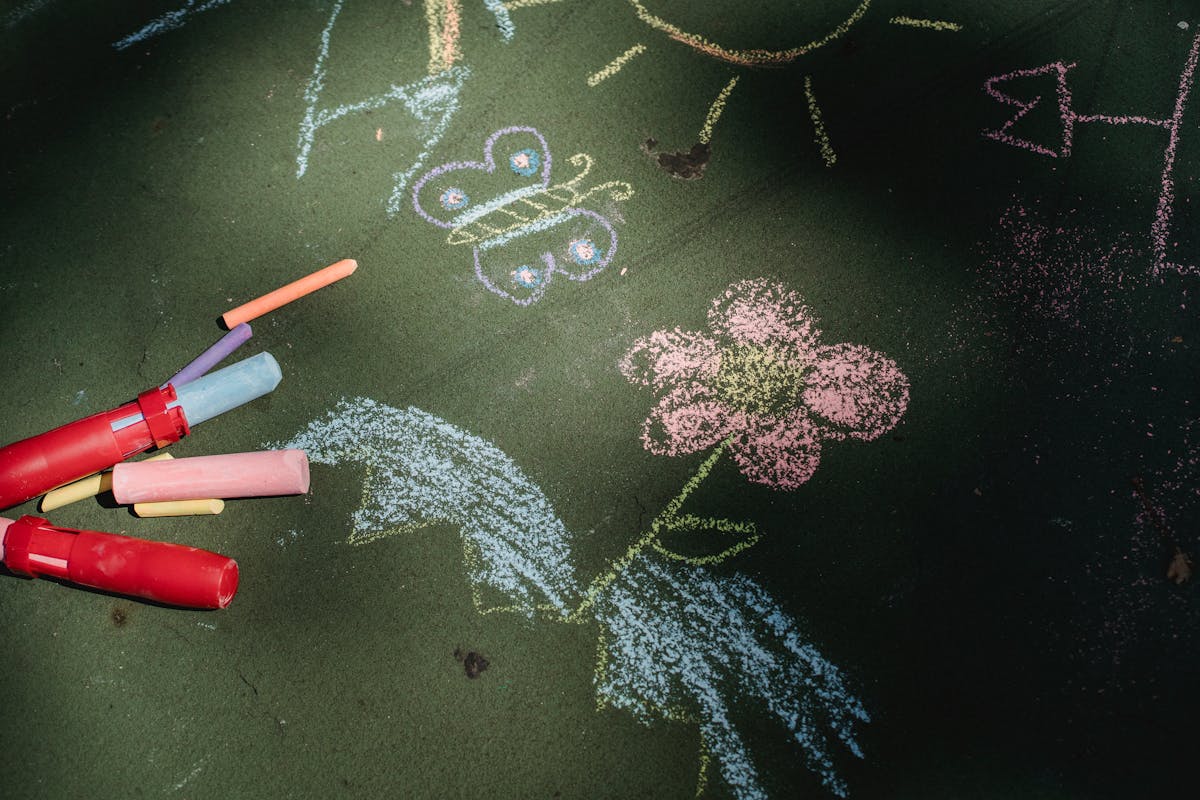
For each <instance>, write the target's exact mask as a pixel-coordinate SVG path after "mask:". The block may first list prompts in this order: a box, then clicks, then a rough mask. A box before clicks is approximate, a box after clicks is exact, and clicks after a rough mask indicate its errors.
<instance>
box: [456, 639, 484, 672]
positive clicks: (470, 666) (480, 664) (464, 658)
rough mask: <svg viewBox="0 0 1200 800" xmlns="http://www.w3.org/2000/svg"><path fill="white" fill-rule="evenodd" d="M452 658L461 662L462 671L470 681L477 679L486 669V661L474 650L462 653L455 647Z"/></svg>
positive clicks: (460, 649) (461, 650)
mask: <svg viewBox="0 0 1200 800" xmlns="http://www.w3.org/2000/svg"><path fill="white" fill-rule="evenodd" d="M454 658H455V659H457V660H458V661H461V662H462V665H463V671H464V672H466V673H467V677H468V678H471V679H472V680H474V679H475V678H478V677H479V673H481V672H483V671H484V670H485V669H487V668H488V660H487V659H486V658H484V657H483V654H482V653H477V652H475V651H474V650H468V651H463V649H462V648H461V647H456V648H454Z"/></svg>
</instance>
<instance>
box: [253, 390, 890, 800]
mask: <svg viewBox="0 0 1200 800" xmlns="http://www.w3.org/2000/svg"><path fill="white" fill-rule="evenodd" d="M264 447H271V448H299V449H302V450H304V451H305V452H307V453H308V457H309V459H310V460H312V461H313V462H315V463H319V464H334V465H337V464H357V465H360V466H362V467H365V472H366V476H365V478H364V486H363V492H362V499H361V501H360V505H359V508H358V510H357V511H355V512H354V513H353V514H352V516H351V525H352V530H351V533H350V536H349V540H350V542H352V543H355V544H365V543H367V542H372V541H376V540H379V539H382V538H384V537H387V536H390V535H395V534H398V533H403V532H405V531H411V530H415V529H417V528H421V527H423V526H425V525H426V524H428V523H429V522H430V521H444V522H449V523H451V524H454V525H457V526H459V527H460V528H461V532H462V537H463V541H464V551H465V552H466V554H467V557H466V559H465V561H466V567H467V573H468V575H469V577H470V580H471V581H472V583H473V584H475V585H483V586H486V587H490V588H492V589H495V590H497V591H499V592H501V593H502V594H503V595H505V596H506V597H507V598H509V599H510V600H511V601H513V603H514V605H513V606H512V607H510V608H507V609H503V610H510V611H516V612H523V613H525V614H526V615H528V616H529V617H530V618H534V617H535V613H534V612H540V613H539V614H538V615H537V617H536V618H538V619H550V620H553V621H560V622H587V621H595V622H596V623H597V624H598V626H599V627H600V647H599V648H598V652H599V659H598V663H597V665H596V670H595V687H596V694H597V698H598V699H599V701H600V704H601V705H602V706H603V705H608V706H613V707H616V708H621V709H624V710H626V711H628V712H630V713H631V714H633V715H634V717H635V718H637V719H638V720H639V721H641V722H643V723H645V724H650V723H651V722H653V721H654V720H655V719H673V720H676V721H684V722H689V723H693V724H697V725H698V726H699V728H700V731H701V734H702V740H703V754H702V758H701V763H702V764H705V765H707V764H708V762H709V760H710V759H711V760H712V761H713V762H714V763H715V765H716V769H717V771H718V772H719V775H720V777H721V779H723V780H724V782H725V783H726V784H727V785H728V787H729V789H730V791H731V793H732V794H733V795H734V796H735V797H737V798H739V800H758V799H759V798H765V797H767V791H766V789H765V788H764V786H763V780H762V777H761V775H760V772H759V769H758V767H756V765H755V763H754V758H753V754H752V752H751V747H750V744H749V743H748V742H747V741H746V738H745V736H744V735H743V733H742V732H741V731H740V730H739V727H738V724H737V720H738V719H745V718H747V716H748V715H754V714H762V713H767V714H769V715H771V716H772V717H773V718H774V719H776V720H777V721H778V722H780V723H781V724H782V726H783V727H784V728H785V729H786V731H787V734H788V736H789V737H790V738H791V740H792V741H793V742H795V744H796V745H797V746H798V747H799V748H800V749H801V750H802V751H803V752H804V757H805V762H806V764H807V766H808V768H809V769H811V770H812V771H813V772H814V773H815V774H817V775H818V776H820V778H821V781H822V782H823V784H824V785H825V787H826V788H827V789H828V790H829V791H830V792H832V793H833V794H836V795H838V796H841V797H845V796H846V794H847V787H846V784H845V782H844V781H843V780H842V779H841V778H840V777H839V776H838V774H837V771H836V764H835V758H838V757H844V753H849V754H850V755H853V756H857V757H860V758H861V757H862V750H861V749H860V747H859V745H858V744H857V742H856V741H855V728H856V726H857V725H858V724H860V723H866V722H868V721H869V719H868V716H867V712H866V710H865V709H864V707H863V704H862V702H861V701H860V700H859V699H858V698H857V697H856V696H855V695H854V694H853V693H852V692H851V691H850V689H849V688H848V686H847V682H846V680H845V679H844V678H843V677H842V674H841V672H840V670H839V669H838V667H837V666H835V665H834V664H833V663H831V662H830V661H829V660H828V659H826V658H825V657H824V656H823V655H822V654H821V653H820V652H819V651H818V650H817V648H816V647H814V646H813V645H812V644H810V643H809V642H808V641H806V639H805V637H804V634H803V632H802V630H801V627H800V625H799V624H798V623H797V621H796V620H794V619H793V618H791V617H790V616H789V615H788V614H787V613H786V612H785V611H784V610H783V609H782V608H781V607H780V605H779V604H778V603H777V602H776V601H775V600H774V599H773V598H772V597H771V596H770V595H769V594H767V593H766V592H765V591H764V590H763V589H762V588H761V587H760V586H759V585H758V584H757V583H755V582H754V581H753V580H751V579H749V578H747V577H745V576H741V575H733V576H730V577H724V576H715V575H713V574H711V573H710V572H708V571H707V570H706V569H704V568H701V567H699V566H695V565H691V564H687V563H685V562H680V561H663V560H662V559H660V558H659V557H658V556H657V555H655V554H654V553H651V552H644V553H640V554H638V555H637V556H636V557H634V558H633V559H632V560H630V561H628V562H625V561H622V562H618V563H617V564H615V565H614V569H613V570H612V571H610V572H608V573H606V574H605V575H604V576H602V577H601V578H598V579H597V580H596V581H595V582H593V584H592V587H591V589H589V590H587V591H581V590H580V585H579V583H578V582H577V580H576V577H575V572H574V569H573V566H572V563H571V559H572V552H571V541H572V538H571V534H570V532H568V531H567V529H566V526H565V525H564V524H563V522H562V520H561V519H559V517H558V515H557V514H556V513H555V511H554V508H553V507H552V505H551V503H550V500H549V499H548V498H547V497H546V495H545V494H544V493H543V492H542V490H541V489H540V488H539V487H538V486H537V484H535V483H534V482H533V480H532V479H530V478H529V476H528V475H526V474H525V472H524V471H523V470H522V469H521V468H520V467H519V466H518V465H517V463H516V462H515V461H514V460H513V459H512V458H510V457H509V456H508V455H506V454H505V453H504V452H503V451H501V450H500V449H499V448H497V447H496V446H495V445H493V444H491V443H490V442H487V441H485V440H483V439H481V438H479V437H478V436H475V435H473V434H471V433H468V432H467V431H464V430H463V429H461V428H459V427H457V426H455V425H452V424H451V423H449V422H446V421H445V420H442V419H439V418H437V417H435V416H433V415H432V414H429V413H427V412H424V411H421V410H419V409H416V408H407V409H398V408H394V407H392V406H388V405H384V404H383V403H379V402H376V401H374V400H371V399H368V398H355V399H352V400H342V401H340V402H339V403H338V404H337V406H336V407H335V408H333V409H332V410H331V411H329V412H328V413H327V414H326V415H325V416H323V417H320V418H318V419H317V420H315V421H314V422H312V423H310V424H309V425H307V426H306V427H305V428H304V429H303V430H301V431H300V432H299V433H298V434H297V435H296V436H294V437H293V438H291V439H289V440H288V441H286V442H278V443H271V444H266V445H264ZM585 598H586V599H585ZM572 604H575V605H574V608H573V607H572ZM480 610H481V611H491V610H497V609H480ZM585 614H586V615H589V616H588V618H587V619H584V615H585ZM706 780H707V767H704V768H702V770H701V788H703V786H704V782H705V781H706Z"/></svg>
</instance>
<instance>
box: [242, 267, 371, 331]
mask: <svg viewBox="0 0 1200 800" xmlns="http://www.w3.org/2000/svg"><path fill="white" fill-rule="evenodd" d="M356 269H358V262H357V261H355V260H354V259H352V258H344V259H342V260H341V261H339V262H337V263H336V264H330V265H329V266H328V267H326V268H325V269H319V270H317V271H316V272H314V273H313V274H311V275H305V276H304V277H303V278H301V279H300V280H298V281H292V282H291V283H289V284H288V285H287V286H281V287H279V288H278V289H276V290H275V291H273V292H268V293H267V294H264V295H263V296H262V297H259V298H256V299H254V300H251V301H250V302H249V303H244V304H242V305H240V306H238V307H237V308H235V309H233V310H231V311H226V312H225V313H224V314H223V315H222V316H221V319H222V320H224V322H225V327H226V328H229V329H231V330H232V329H233V328H234V327H235V326H237V325H238V324H240V323H242V322H249V321H250V320H252V319H257V318H258V317H261V316H262V315H263V314H266V313H268V312H270V311H274V310H275V309H277V308H279V307H280V306H283V305H287V304H288V303H290V302H292V301H293V300H298V299H300V298H301V297H303V296H304V295H306V294H311V293H312V292H315V291H316V290H317V289H320V288H322V287H324V286H328V285H329V284H331V283H333V282H334V281H340V280H341V279H342V278H344V277H346V276H347V275H349V274H350V273H352V272H354V270H356Z"/></svg>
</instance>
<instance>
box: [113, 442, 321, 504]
mask: <svg viewBox="0 0 1200 800" xmlns="http://www.w3.org/2000/svg"><path fill="white" fill-rule="evenodd" d="M307 491H308V456H307V455H306V454H305V452H304V451H303V450H262V451H259V452H254V453H229V454H227V455H220V456H197V457H195V458H177V459H175V460H173V461H159V462H155V463H153V464H148V463H146V462H144V461H139V462H135V463H127V464H117V466H115V467H114V468H113V488H112V492H113V497H115V498H116V500H117V502H118V503H121V504H128V503H158V502H162V501H164V500H205V499H208V498H212V497H222V498H223V497H270V496H273V495H282V494H304V493H305V492H307Z"/></svg>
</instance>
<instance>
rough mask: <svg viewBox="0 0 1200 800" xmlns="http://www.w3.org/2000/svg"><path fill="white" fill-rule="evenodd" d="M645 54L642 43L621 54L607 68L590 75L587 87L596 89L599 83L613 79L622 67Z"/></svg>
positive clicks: (644, 46)
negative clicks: (635, 57) (637, 56)
mask: <svg viewBox="0 0 1200 800" xmlns="http://www.w3.org/2000/svg"><path fill="white" fill-rule="evenodd" d="M644 52H646V45H644V44H641V43H640V42H639V43H638V44H635V45H634V46H633V47H631V48H629V49H628V50H626V51H625V52H624V53H621V55H619V56H617V57H616V58H614V59H613V60H612V61H610V62H608V66H606V67H605V68H604V69H602V70H600V71H599V72H596V73H593V74H592V75H589V76H588V79H587V85H588V86H589V87H593V88H594V87H595V86H596V85H597V84H598V83H600V81H603V80H606V79H608V78H611V77H612V76H613V75H616V74H617V73H618V72H620V71H621V67H623V66H625V64H626V63H627V62H628V61H629V60H630V59H632V58H633V57H634V56H636V55H639V54H641V53H644Z"/></svg>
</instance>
